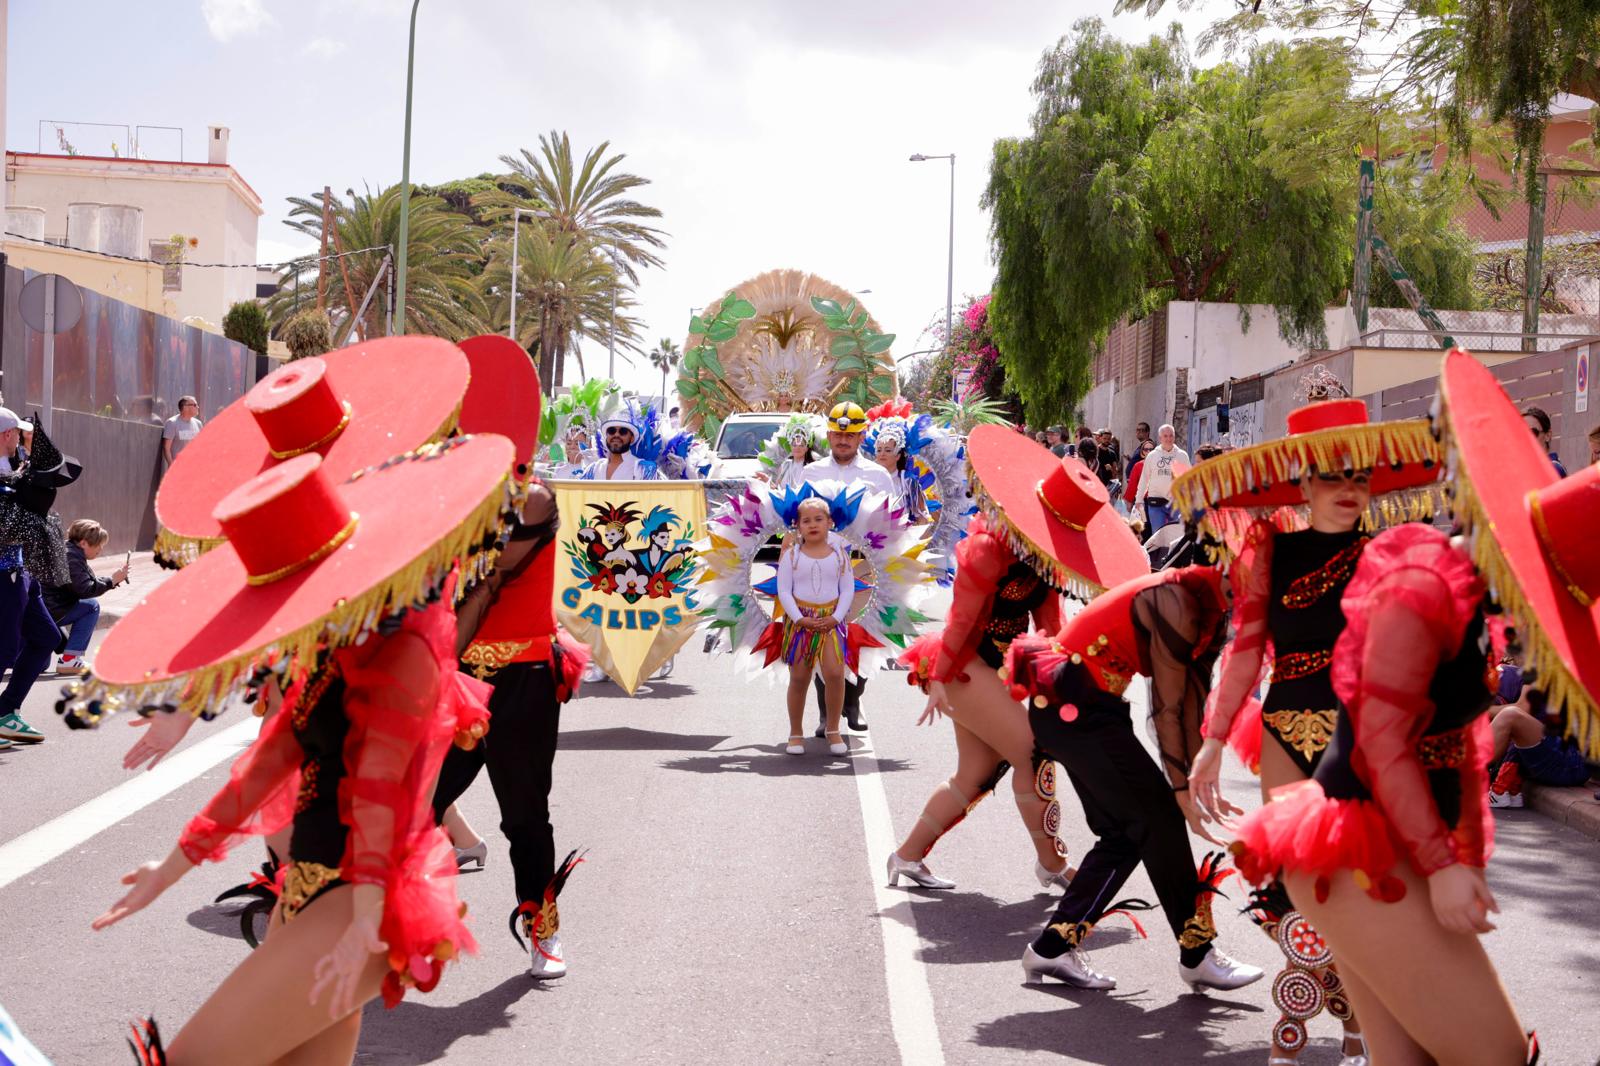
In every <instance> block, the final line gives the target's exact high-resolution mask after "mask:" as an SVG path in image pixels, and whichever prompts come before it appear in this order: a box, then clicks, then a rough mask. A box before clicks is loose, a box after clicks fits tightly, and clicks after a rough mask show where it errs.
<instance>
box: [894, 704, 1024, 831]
mask: <svg viewBox="0 0 1600 1066" xmlns="http://www.w3.org/2000/svg"><path fill="white" fill-rule="evenodd" d="M950 724H951V725H953V726H954V727H955V731H956V772H955V773H954V774H952V775H951V777H950V780H948V781H945V782H943V783H942V784H940V785H939V786H938V787H937V788H935V789H934V790H933V794H932V795H931V796H929V797H928V802H927V803H926V804H925V805H924V806H923V808H922V816H921V817H920V818H918V819H917V824H916V825H914V826H912V827H911V832H910V833H909V834H908V835H907V836H906V839H905V841H904V843H902V844H901V845H900V847H899V848H898V849H897V850H896V852H895V854H897V855H899V856H900V857H901V858H902V859H904V860H905V861H906V862H919V861H921V859H922V858H923V857H924V856H926V855H927V854H928V852H929V851H930V850H932V848H933V845H934V843H935V842H937V841H938V839H939V838H940V837H941V836H943V835H944V834H945V833H946V832H947V831H948V830H949V829H950V827H951V826H952V825H954V824H955V823H956V822H957V821H958V820H959V819H960V818H961V816H962V815H963V814H964V813H966V810H967V807H968V806H969V805H971V803H972V801H973V800H975V799H977V798H978V792H979V789H981V788H983V786H984V785H985V784H986V783H987V782H988V781H989V779H990V778H991V777H993V776H994V772H995V768H996V767H998V766H999V765H1000V753H999V752H998V751H995V750H994V749H993V748H991V747H990V746H989V745H987V744H985V743H984V742H983V741H982V740H981V739H979V737H978V734H976V733H974V732H973V731H972V730H970V729H968V728H967V727H966V726H964V725H962V724H961V723H960V722H951V723H950Z"/></svg>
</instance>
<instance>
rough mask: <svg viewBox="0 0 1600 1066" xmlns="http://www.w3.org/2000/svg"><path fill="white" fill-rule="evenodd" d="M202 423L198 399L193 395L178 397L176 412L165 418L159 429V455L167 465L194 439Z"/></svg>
mask: <svg viewBox="0 0 1600 1066" xmlns="http://www.w3.org/2000/svg"><path fill="white" fill-rule="evenodd" d="M203 425H205V423H204V422H202V421H200V401H199V400H196V399H195V398H194V397H193V396H180V397H178V413H177V414H175V415H173V416H172V417H171V418H169V419H167V422H166V425H165V426H164V427H163V428H162V430H161V455H162V457H163V458H164V459H166V461H167V465H168V466H171V465H172V462H173V460H175V459H177V458H178V453H179V452H181V451H183V449H184V448H186V447H188V445H189V442H190V441H192V440H194V438H195V436H196V435H198V434H199V432H200V427H202V426H203Z"/></svg>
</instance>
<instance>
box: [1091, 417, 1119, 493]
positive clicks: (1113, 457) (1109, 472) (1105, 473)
mask: <svg viewBox="0 0 1600 1066" xmlns="http://www.w3.org/2000/svg"><path fill="white" fill-rule="evenodd" d="M1094 444H1095V449H1096V451H1097V453H1098V458H1099V461H1100V469H1099V471H1098V473H1099V475H1100V481H1101V483H1102V484H1104V485H1105V486H1106V487H1107V488H1109V487H1110V486H1111V483H1112V482H1113V481H1116V480H1117V479H1118V478H1120V477H1121V476H1122V445H1121V444H1120V443H1118V441H1117V438H1115V437H1113V436H1112V435H1111V431H1110V430H1109V429H1102V430H1100V432H1098V433H1096V434H1095V435H1094Z"/></svg>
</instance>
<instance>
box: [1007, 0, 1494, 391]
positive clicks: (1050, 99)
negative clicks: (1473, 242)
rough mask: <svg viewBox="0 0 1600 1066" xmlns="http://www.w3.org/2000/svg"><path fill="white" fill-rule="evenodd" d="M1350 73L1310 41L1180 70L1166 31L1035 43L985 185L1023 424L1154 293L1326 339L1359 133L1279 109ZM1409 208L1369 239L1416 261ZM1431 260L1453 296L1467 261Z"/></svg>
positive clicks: (1343, 270)
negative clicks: (1267, 314)
mask: <svg viewBox="0 0 1600 1066" xmlns="http://www.w3.org/2000/svg"><path fill="white" fill-rule="evenodd" d="M1350 83H1351V72H1350V68H1349V66H1348V64H1347V63H1345V62H1344V60H1343V59H1341V57H1340V56H1339V55H1338V54H1337V53H1330V52H1329V51H1328V50H1327V49H1324V48H1322V47H1321V46H1320V45H1319V44H1318V43H1317V42H1310V43H1307V44H1295V45H1284V44H1271V45H1263V46H1260V47H1257V48H1255V49H1254V50H1253V51H1251V52H1249V54H1248V55H1247V56H1246V57H1244V60H1243V61H1242V62H1240V63H1231V62H1229V63H1222V64H1219V65H1217V66H1215V67H1212V68H1210V69H1206V70H1200V69H1196V68H1195V66H1194V65H1193V63H1192V62H1191V60H1190V57H1189V54H1188V51H1187V48H1186V46H1185V44H1184V41H1183V38H1182V35H1181V31H1180V30H1179V29H1178V28H1177V27H1176V26H1174V27H1172V28H1170V29H1169V30H1168V31H1167V33H1166V34H1165V35H1164V36H1160V37H1151V38H1150V39H1148V40H1147V41H1145V42H1144V43H1141V44H1125V43H1122V42H1119V41H1116V40H1114V39H1112V38H1110V37H1109V36H1107V34H1106V32H1105V28H1104V26H1103V25H1102V24H1101V23H1100V22H1099V21H1098V20H1093V19H1090V20H1084V21H1081V22H1079V23H1077V24H1076V25H1075V26H1074V28H1073V32H1072V34H1070V35H1069V36H1067V37H1064V38H1062V40H1061V41H1060V42H1059V43H1058V44H1057V45H1056V47H1055V48H1054V49H1052V50H1051V51H1049V52H1047V53H1046V54H1045V56H1044V58H1043V60H1042V61H1041V63H1040V67H1039V74H1038V77H1037V78H1036V79H1035V82H1034V85H1033V89H1034V93H1035V96H1036V98H1037V107H1036V110H1035V113H1034V116H1033V123H1032V126H1033V129H1032V133H1031V134H1030V135H1029V136H1027V137H1022V138H1010V139H1004V140H1000V141H998V142H996V144H995V148H994V158H993V161H992V163H991V167H990V178H989V185H988V188H987V191H986V192H985V195H984V202H985V205H986V206H988V207H989V208H990V209H991V210H992V212H993V216H992V230H991V236H992V239H993V243H994V248H995V253H996V259H997V267H998V270H997V276H996V280H995V285H994V295H993V300H992V302H991V304H990V306H989V309H988V322H989V327H990V329H991V330H992V332H993V336H994V341H995V344H996V346H997V347H998V349H999V351H1000V353H1001V362H1002V365H1003V366H1004V368H1005V371H1006V381H1007V383H1008V385H1009V386H1010V387H1011V388H1014V389H1015V390H1016V392H1017V394H1018V395H1019V396H1020V397H1021V399H1022V400H1023V402H1024V407H1025V410H1026V414H1027V418H1028V421H1030V422H1037V423H1047V422H1051V421H1056V420H1057V415H1058V413H1059V412H1060V411H1064V410H1072V409H1073V408H1075V407H1076V406H1077V404H1078V402H1079V400H1080V398H1081V397H1082V395H1083V393H1084V392H1085V391H1086V390H1087V388H1088V385H1089V375H1090V367H1091V363H1092V360H1093V358H1094V355H1095V354H1096V352H1097V351H1098V350H1099V348H1100V347H1101V346H1102V345H1103V344H1104V342H1105V338H1106V336H1107V334H1108V332H1109V331H1110V329H1111V327H1112V326H1113V325H1115V324H1116V323H1117V322H1118V321H1121V320H1123V319H1129V318H1135V319H1136V318H1139V317H1141V316H1143V315H1146V314H1149V313H1150V312H1152V311H1153V310H1155V309H1156V308H1158V307H1160V306H1162V305H1164V304H1165V303H1166V302H1167V301H1169V300H1174V299H1176V300H1214V301H1227V302H1237V303H1241V304H1270V305H1272V306H1273V307H1274V308H1275V309H1276V311H1277V318H1278V326H1279V331H1280V332H1281V333H1282V335H1283V336H1284V338H1285V339H1286V340H1289V341H1291V342H1293V343H1299V344H1306V345H1313V344H1319V343H1323V342H1324V341H1325V338H1324V336H1323V334H1324V324H1323V323H1324V309H1325V308H1326V307H1327V306H1328V305H1329V304H1331V303H1335V302H1338V301H1339V300H1340V299H1341V298H1342V296H1343V293H1344V292H1345V290H1346V289H1347V288H1348V287H1349V284H1350V277H1351V267H1352V262H1353V255H1354V250H1353V245H1354V239H1355V221H1354V214H1355V199H1356V182H1355V163H1354V158H1355V150H1356V148H1357V147H1358V143H1357V141H1356V140H1355V138H1356V136H1357V135H1356V134H1355V133H1354V132H1353V131H1352V129H1351V128H1350V127H1348V126H1343V125H1336V126H1334V127H1332V128H1331V129H1328V128H1324V127H1321V126H1317V125H1313V124H1312V122H1311V121H1310V120H1308V119H1305V118H1302V117H1300V115H1299V113H1298V112H1296V111H1295V110H1294V108H1293V107H1291V106H1289V105H1291V104H1292V103H1294V102H1296V101H1297V100H1300V99H1301V98H1302V97H1306V96H1309V97H1311V98H1313V99H1314V100H1319V101H1323V102H1324V103H1325V102H1326V101H1327V100H1329V99H1330V98H1338V97H1339V95H1340V94H1341V93H1347V92H1348V91H1349V85H1350ZM1302 102H1303V101H1302ZM1286 112H1287V113H1286ZM1422 214H1425V213H1421V212H1417V211H1414V210H1410V209H1406V208H1404V207H1403V206H1401V205H1397V206H1396V207H1395V209H1394V211H1393V215H1394V217H1395V219H1396V220H1397V224H1398V220H1402V219H1403V220H1409V221H1406V222H1405V223H1404V225H1400V226H1399V228H1398V229H1395V230H1392V231H1385V232H1384V237H1385V239H1387V240H1389V241H1390V242H1391V244H1396V245H1400V244H1401V243H1403V242H1415V243H1414V244H1411V245H1410V246H1411V247H1412V250H1413V252H1416V251H1417V250H1418V249H1419V248H1421V247H1422V246H1424V245H1426V246H1427V247H1428V248H1429V249H1430V250H1429V252H1428V254H1429V255H1430V256H1431V255H1432V245H1428V244H1427V242H1428V241H1429V239H1430V238H1429V237H1428V234H1427V231H1426V229H1425V228H1424V227H1422V226H1420V225H1417V224H1415V223H1416V219H1417V218H1418V217H1421V215H1422ZM1427 217H1428V218H1429V219H1430V220H1432V221H1438V216H1437V215H1428V216H1427ZM1457 232H1459V231H1458V230H1456V229H1453V228H1452V227H1451V226H1449V225H1444V226H1443V228H1442V229H1441V231H1440V233H1441V234H1442V235H1443V236H1441V237H1439V238H1438V239H1439V240H1443V239H1444V238H1445V237H1448V238H1449V239H1450V240H1455V239H1456V238H1455V233H1457ZM1438 265H1440V266H1441V267H1449V268H1450V269H1453V270H1455V271H1456V273H1455V274H1453V275H1451V280H1450V285H1449V286H1447V287H1446V289H1447V291H1450V292H1457V291H1459V292H1466V291H1467V279H1468V278H1469V277H1470V261H1469V260H1465V259H1461V258H1459V257H1454V258H1452V257H1451V256H1448V255H1446V256H1443V257H1442V258H1441V259H1440V260H1439V261H1438ZM1424 292H1425V293H1427V294H1428V295H1430V296H1431V295H1432V293H1431V292H1429V290H1428V287H1427V286H1426V285H1424Z"/></svg>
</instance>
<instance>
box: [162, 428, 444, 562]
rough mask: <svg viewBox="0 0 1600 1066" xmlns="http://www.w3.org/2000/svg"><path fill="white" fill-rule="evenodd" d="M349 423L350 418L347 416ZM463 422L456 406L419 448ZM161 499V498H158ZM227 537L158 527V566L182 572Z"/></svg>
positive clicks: (436, 439)
mask: <svg viewBox="0 0 1600 1066" xmlns="http://www.w3.org/2000/svg"><path fill="white" fill-rule="evenodd" d="M345 417H346V421H347V422H348V420H349V416H348V415H346V416H345ZM460 422H461V403H459V402H458V403H457V404H456V409H455V410H454V411H452V412H451V413H450V417H449V418H446V419H445V420H444V424H443V425H441V426H440V427H439V428H438V430H436V431H435V432H434V434H433V435H432V436H430V437H429V438H428V439H427V440H425V441H423V442H422V444H420V445H419V446H418V447H419V449H420V448H425V447H427V446H428V445H430V444H437V443H439V442H440V441H442V440H446V439H448V438H449V437H450V435H451V434H452V433H454V432H455V431H456V427H457V426H458V425H459V424H460ZM158 499H159V497H158ZM227 541H228V538H227V537H191V536H187V535H185V534H183V533H176V532H174V531H172V530H170V529H168V528H167V527H166V526H163V525H158V526H157V527H156V542H155V545H154V548H153V551H154V554H155V561H156V565H158V566H164V567H166V568H167V569H169V570H182V569H183V568H184V567H186V566H188V565H189V564H190V563H192V562H194V561H195V560H196V559H198V558H200V556H202V555H204V554H205V553H206V552H208V551H210V550H211V549H212V548H215V547H216V546H217V545H219V544H226V543H227Z"/></svg>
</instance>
